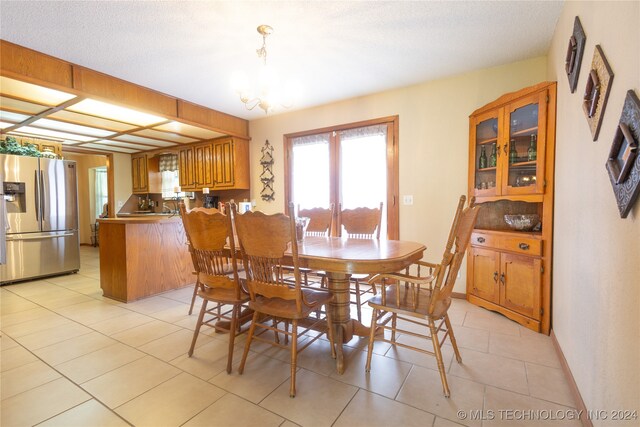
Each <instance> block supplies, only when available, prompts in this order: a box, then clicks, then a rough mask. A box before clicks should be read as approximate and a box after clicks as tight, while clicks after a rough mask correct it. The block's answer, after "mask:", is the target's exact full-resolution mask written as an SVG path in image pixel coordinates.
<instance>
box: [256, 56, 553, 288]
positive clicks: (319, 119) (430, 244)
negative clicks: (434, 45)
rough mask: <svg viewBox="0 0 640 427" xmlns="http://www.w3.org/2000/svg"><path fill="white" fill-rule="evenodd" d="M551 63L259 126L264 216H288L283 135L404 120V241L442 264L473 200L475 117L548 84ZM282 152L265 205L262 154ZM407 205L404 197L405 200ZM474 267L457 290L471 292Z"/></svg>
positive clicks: (511, 67) (535, 62)
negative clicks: (459, 218)
mask: <svg viewBox="0 0 640 427" xmlns="http://www.w3.org/2000/svg"><path fill="white" fill-rule="evenodd" d="M545 78H546V58H545V57H540V58H534V59H531V60H527V61H522V62H518V63H514V64H508V65H504V66H500V67H494V68H489V69H485V70H480V71H475V72H472V73H468V74H464V75H459V76H454V77H451V78H447V79H442V80H437V81H431V82H426V83H422V84H419V85H415V86H409V87H405V88H402V89H397V90H391V91H387V92H383V93H377V94H373V95H368V96H364V97H360V98H355V99H350V100H346V101H343V102H337V103H333V104H329V105H325V106H321V107H317V108H312V109H307V110H302V111H295V112H291V113H287V114H281V115H276V116H272V117H267V118H264V119H260V120H254V121H252V122H251V123H250V133H251V138H252V142H251V171H252V176H251V180H252V181H251V188H252V193H251V194H252V195H251V198H252V199H253V200H255V201H256V203H257V206H256V208H257V209H258V210H262V211H265V212H277V211H283V210H284V169H283V167H284V166H283V135H284V134H287V133H291V132H297V131H303V130H309V129H317V128H321V127H326V126H331V125H338V124H344V123H352V122H357V121H361V120H367V119H373V118H378V117H385V116H392V115H398V116H399V117H400V145H399V150H400V159H399V161H400V195H409V194H410V195H413V201H414V204H413V205H411V206H403V205H401V206H400V238H401V239H404V240H414V241H418V242H423V243H425V244H426V245H427V252H426V255H425V258H427V259H429V260H433V261H439V260H440V257H441V255H442V251H443V250H444V245H445V243H446V239H447V235H448V232H449V227H450V225H451V221H452V219H453V213H454V211H455V207H456V203H457V200H458V196H459V195H461V194H467V169H468V166H467V156H468V145H469V114H470V113H471V112H473V111H474V110H475V109H477V108H478V107H480V106H482V105H484V104H486V103H488V102H490V101H493V100H494V99H496V98H498V97H499V96H500V95H502V94H504V93H506V92H512V91H515V90H518V89H521V88H523V87H526V86H530V85H533V84H535V83H539V82H541V81H544V80H545ZM266 139H268V140H269V142H270V143H271V144H272V145H273V146H274V149H275V150H274V155H275V164H274V175H275V186H274V190H275V196H276V199H275V201H274V202H263V201H262V200H261V199H260V190H261V189H262V185H261V183H260V180H259V175H260V171H261V170H262V167H261V166H260V164H259V160H260V156H261V154H260V148H261V147H262V146H263V144H264V141H265V140H266ZM400 199H402V197H400ZM465 277H466V266H465V264H463V269H462V271H461V279H458V283H457V284H456V287H455V291H456V292H465Z"/></svg>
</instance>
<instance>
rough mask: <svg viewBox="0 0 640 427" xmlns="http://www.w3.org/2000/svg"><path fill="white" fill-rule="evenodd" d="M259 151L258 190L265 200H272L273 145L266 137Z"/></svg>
mask: <svg viewBox="0 0 640 427" xmlns="http://www.w3.org/2000/svg"><path fill="white" fill-rule="evenodd" d="M260 151H261V153H262V157H261V158H260V164H261V165H262V173H261V174H260V181H261V182H262V191H261V192H260V197H261V198H262V200H264V201H266V202H272V201H274V200H275V196H276V193H275V191H273V181H274V176H273V147H272V146H271V144H269V140H268V139H267V140H266V142H265V143H264V147H262V149H261V150H260Z"/></svg>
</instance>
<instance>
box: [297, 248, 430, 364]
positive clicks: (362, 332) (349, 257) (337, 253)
mask: <svg viewBox="0 0 640 427" xmlns="http://www.w3.org/2000/svg"><path fill="white" fill-rule="evenodd" d="M425 250H426V247H425V246H424V245H423V244H421V243H416V242H411V241H404V240H387V239H354V238H347V237H316V236H305V237H304V239H303V240H301V241H299V242H298V261H299V265H300V267H305V268H310V269H312V270H321V271H324V272H325V274H326V277H327V285H328V288H329V290H330V291H331V292H332V293H333V300H332V302H331V303H330V305H329V310H331V314H332V317H333V318H332V322H333V328H334V329H333V330H334V340H335V342H336V353H337V357H336V363H337V371H338V373H340V374H342V373H344V370H345V360H344V351H343V344H344V343H347V342H349V341H351V339H352V338H353V336H354V335H357V336H366V337H368V336H369V332H370V328H369V327H367V326H365V325H363V324H361V323H360V322H358V320H357V319H352V318H351V310H350V291H349V286H350V283H349V278H350V277H351V275H352V274H357V273H359V274H378V273H393V272H398V271H401V270H403V269H404V268H406V267H408V266H409V265H411V264H413V263H414V262H415V261H418V260H420V259H421V258H422V256H423V253H424V251H425Z"/></svg>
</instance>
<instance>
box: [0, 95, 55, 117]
mask: <svg viewBox="0 0 640 427" xmlns="http://www.w3.org/2000/svg"><path fill="white" fill-rule="evenodd" d="M0 108H2V109H3V110H10V111H15V112H19V113H27V114H39V113H42V112H43V111H44V110H48V109H49V108H50V107H46V106H44V105H40V104H33V103H31V102H25V101H20V100H17V99H13V98H7V97H6V96H0Z"/></svg>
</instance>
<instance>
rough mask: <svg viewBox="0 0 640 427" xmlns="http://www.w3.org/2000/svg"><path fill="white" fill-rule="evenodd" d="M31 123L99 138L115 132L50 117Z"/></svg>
mask: <svg viewBox="0 0 640 427" xmlns="http://www.w3.org/2000/svg"><path fill="white" fill-rule="evenodd" d="M31 124H32V125H33V126H36V127H40V128H45V129H52V130H57V131H61V132H72V133H74V134H80V135H86V136H92V137H97V138H106V137H107V136H110V135H113V134H114V132H111V131H108V130H102V129H96V128H90V127H87V126H80V125H74V124H71V123H65V122H59V121H57V120H49V119H39V120H36V121H35V122H33V123H31Z"/></svg>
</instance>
